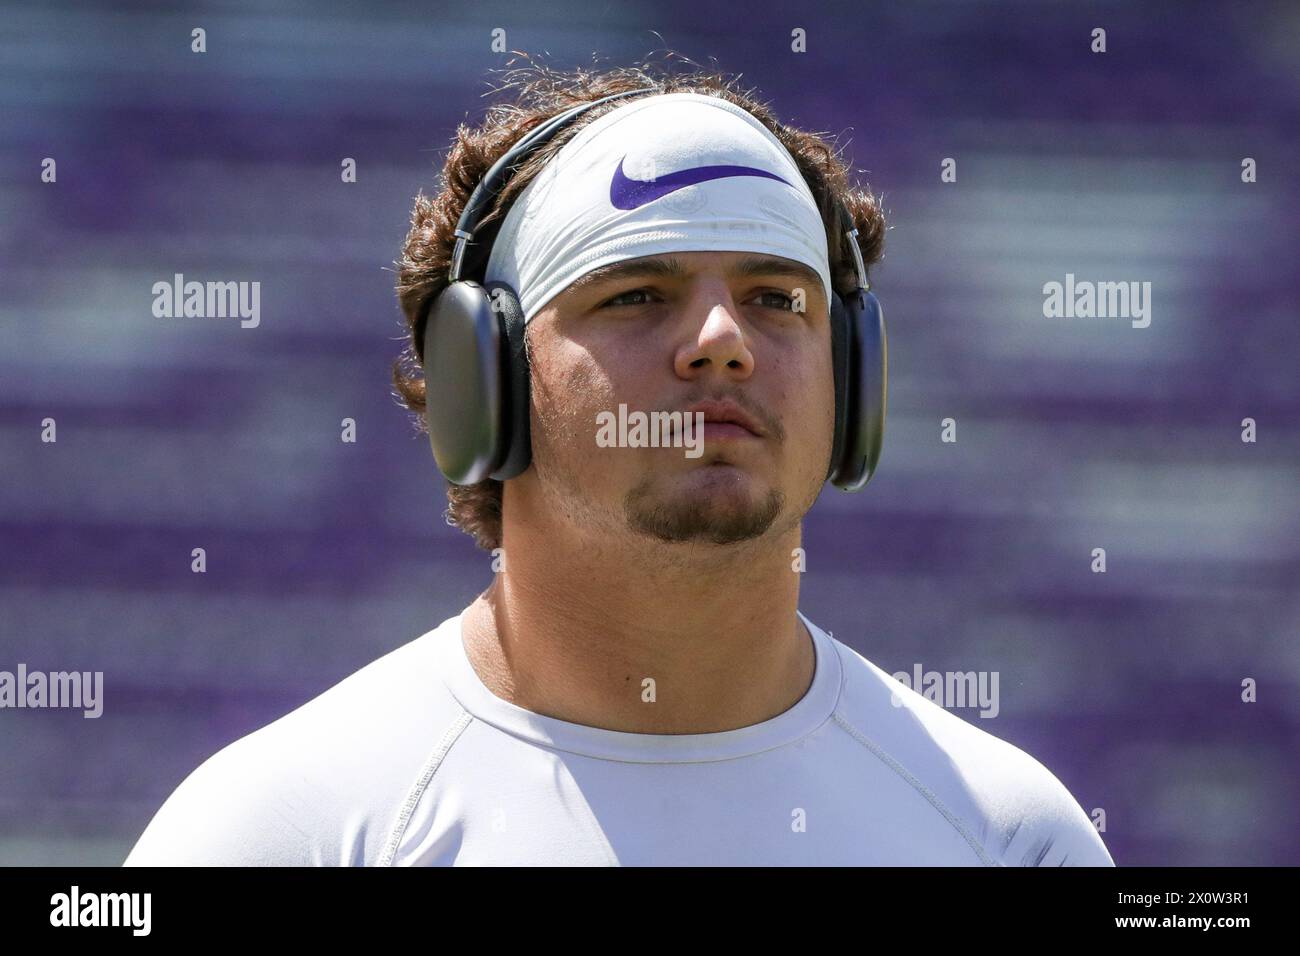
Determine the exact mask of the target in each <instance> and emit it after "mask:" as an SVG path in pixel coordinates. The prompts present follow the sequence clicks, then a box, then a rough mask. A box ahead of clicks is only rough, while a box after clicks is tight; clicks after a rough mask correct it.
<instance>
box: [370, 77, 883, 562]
mask: <svg viewBox="0 0 1300 956" xmlns="http://www.w3.org/2000/svg"><path fill="white" fill-rule="evenodd" d="M520 55H521V56H524V57H525V58H527V56H526V55H525V54H520ZM685 62H687V63H690V61H685ZM738 80H739V77H731V76H728V75H726V74H723V73H719V72H717V71H716V70H705V69H702V68H699V67H698V66H697V65H696V64H693V63H691V64H690V68H688V69H677V68H675V67H674V66H673V64H672V63H671V62H670V63H667V64H665V65H662V66H661V65H658V64H652V63H651V62H650V61H649V60H647V61H646V62H643V63H641V64H638V65H636V66H628V67H617V68H612V69H609V70H603V71H601V70H586V69H583V68H578V69H575V70H572V71H558V70H554V69H551V68H550V67H547V66H544V65H540V64H538V63H535V62H532V61H531V60H530V61H529V65H528V66H526V67H519V68H514V69H507V70H505V71H504V80H503V82H502V83H501V85H500V87H499V89H500V90H508V91H514V95H513V97H511V98H510V99H509V101H507V102H501V103H497V104H495V105H493V106H491V107H490V108H489V109H488V112H487V116H486V118H485V119H484V121H483V124H482V126H480V127H478V128H471V127H470V126H467V125H465V124H463V123H462V124H460V125H459V126H458V127H457V129H456V135H455V140H454V142H453V143H452V145H451V148H450V150H449V152H448V154H447V158H446V161H445V163H444V164H443V169H442V175H441V177H440V181H439V185H438V192H437V194H436V195H435V196H433V197H429V196H426V195H425V194H424V192H423V191H421V192H420V193H419V194H418V195H417V196H416V197H415V206H414V208H413V209H412V210H411V225H410V230H409V232H408V233H407V235H406V240H405V242H404V244H403V246H402V255H401V258H400V259H399V260H398V261H397V262H396V263H395V265H396V267H397V297H398V301H399V302H400V303H401V307H402V312H403V314H404V316H405V325H406V331H407V333H408V338H407V342H406V345H405V346H404V348H403V350H402V353H401V355H400V356H399V357H398V358H397V360H396V361H395V362H394V364H393V385H394V386H395V387H396V391H395V392H394V397H395V398H396V399H397V401H398V403H399V404H400V405H402V406H403V407H404V408H406V409H407V410H408V411H409V412H411V413H412V416H413V418H414V420H415V421H414V424H415V427H416V429H417V430H419V431H424V430H425V423H424V406H425V387H424V376H423V363H424V356H423V354H422V353H423V347H424V316H425V314H426V306H427V305H428V303H429V302H430V301H432V300H433V298H434V297H436V296H437V295H438V293H440V292H441V291H442V290H443V289H444V288H446V286H447V274H448V272H449V270H450V267H451V254H452V247H453V246H454V244H455V237H454V235H453V232H454V231H455V228H456V222H457V220H458V219H459V218H460V214H461V211H462V210H463V209H464V208H465V204H466V202H468V200H469V197H470V194H471V193H472V192H473V191H474V187H475V186H477V185H478V183H479V181H480V180H481V179H482V178H483V176H484V175H485V174H486V173H487V171H488V169H489V168H490V167H491V166H492V164H493V163H494V162H496V160H497V159H499V158H500V157H501V156H502V155H503V154H504V153H505V152H506V151H507V150H508V149H509V148H510V147H511V146H512V145H513V144H514V143H516V142H517V141H519V140H520V139H521V138H522V137H523V136H524V135H525V134H527V133H528V132H529V131H530V130H531V129H533V128H534V127H536V126H537V125H538V124H540V123H542V122H543V121H545V120H547V119H549V118H550V117H552V116H554V115H556V114H558V113H560V112H563V111H564V110H566V109H568V108H570V107H572V106H576V105H578V104H580V103H586V102H590V101H592V100H597V99H600V98H601V97H604V96H609V95H611V94H613V93H619V92H623V91H625V90H637V89H644V88H647V87H654V88H655V89H657V90H659V91H661V92H664V93H678V92H694V93H702V94H705V95H709V96H717V97H719V98H720V99H724V100H727V101H729V102H731V103H734V104H736V105H737V106H740V107H742V108H743V109H745V110H747V111H749V112H750V113H751V114H753V116H754V117H756V118H757V119H758V120H759V122H761V123H762V124H763V125H764V126H766V127H767V128H768V129H770V130H771V131H772V133H773V134H774V135H775V136H776V138H777V139H779V140H780V141H781V143H782V144H783V145H784V146H785V147H786V149H788V150H789V151H790V154H791V155H792V156H793V157H794V160H795V162H796V163H797V164H798V167H799V170H800V172H802V173H803V176H804V178H805V179H806V180H807V182H808V186H809V188H810V189H811V190H812V194H813V197H814V198H815V199H816V200H817V207H818V209H819V210H820V211H821V215H822V221H823V222H824V223H825V225H826V235H827V239H828V249H829V253H830V272H831V282H832V286H833V287H834V289H835V291H836V292H841V293H844V292H849V291H851V290H852V289H853V288H854V283H855V275H854V263H853V256H852V252H851V251H850V249H849V240H848V239H847V238H846V237H845V233H846V231H847V226H846V225H845V224H843V223H842V222H840V221H839V213H838V211H837V204H836V200H837V199H838V201H839V203H840V204H842V205H843V207H844V209H845V210H846V211H847V212H848V214H849V215H850V216H851V217H852V219H853V225H854V226H856V227H857V230H858V235H857V241H858V246H859V248H860V249H861V251H862V261H863V263H864V264H865V265H867V266H870V265H871V264H873V263H875V262H878V261H879V260H880V258H881V255H882V253H883V248H884V241H885V228H886V227H885V216H884V212H883V211H882V209H881V204H880V199H879V198H878V197H876V196H875V195H873V194H872V192H871V191H870V189H869V188H859V187H856V186H851V185H850V183H849V180H848V170H847V168H846V166H845V165H844V163H843V162H842V161H841V160H840V158H839V156H838V152H839V151H838V149H837V148H836V147H834V146H833V144H832V142H831V141H830V140H828V139H826V138H825V136H824V135H822V134H818V133H812V132H806V131H803V130H798V129H794V128H792V127H789V126H786V125H785V124H783V123H781V122H780V121H779V120H778V119H777V118H776V116H775V115H774V114H773V113H772V112H771V110H770V109H769V108H768V106H767V104H766V103H765V102H763V101H761V100H759V99H757V98H756V97H755V95H754V93H753V91H752V90H742V89H739V88H738V87H737V81H738ZM629 99H630V98H628V97H624V98H622V99H619V100H615V101H613V102H611V103H607V104H602V105H601V106H597V107H594V108H592V109H590V110H588V111H587V112H585V113H584V114H582V116H581V117H579V118H578V119H577V120H576V121H575V122H574V123H572V124H571V125H570V126H568V127H567V128H566V129H564V130H562V131H561V132H560V133H558V134H557V135H555V136H554V137H553V138H552V139H551V141H550V142H549V143H547V144H546V146H544V147H542V148H541V149H540V150H538V151H537V152H536V153H534V154H533V155H532V156H531V157H530V158H529V159H528V160H527V162H525V163H524V164H523V165H522V166H521V167H520V168H519V169H518V171H516V172H515V174H514V175H513V176H512V177H511V179H510V181H509V183H508V184H507V185H506V187H505V188H504V189H503V190H502V192H501V194H500V195H499V196H498V197H497V200H496V202H495V203H494V204H493V206H492V209H491V212H490V213H489V215H488V216H487V218H486V219H484V220H483V222H482V224H481V225H480V228H479V231H478V232H477V233H476V234H475V239H476V244H477V243H478V242H483V243H490V242H491V241H492V239H493V238H494V237H495V235H496V232H497V230H498V229H499V228H500V224H501V220H502V219H503V218H504V215H505V213H506V212H507V211H508V209H509V206H510V204H511V203H512V202H513V201H514V199H515V197H517V196H518V195H519V193H520V192H522V191H523V189H524V187H526V186H527V185H528V183H529V182H531V181H532V179H533V177H534V176H536V175H537V174H538V173H539V172H540V171H541V170H542V169H543V168H544V167H545V166H546V164H547V162H549V160H550V158H551V157H552V156H554V155H555V153H556V152H557V151H558V150H560V149H562V148H563V147H564V144H565V143H567V142H568V141H569V140H570V139H571V138H572V137H573V136H574V135H576V134H577V132H578V131H579V130H580V129H581V128H582V127H583V126H585V125H586V124H587V123H589V122H591V121H593V120H595V119H597V118H598V117H600V116H602V115H603V114H605V113H607V112H609V111H610V110H612V109H617V108H618V107H619V106H621V105H623V104H624V103H626V102H628V101H629ZM526 341H527V336H525V342H526ZM501 485H502V483H501V482H500V481H497V480H495V479H491V478H489V479H486V480H484V481H480V482H478V483H476V484H472V485H455V484H451V483H450V482H448V486H447V501H448V504H449V507H448V509H447V511H446V512H445V513H444V515H445V517H446V520H447V523H448V524H450V525H452V526H454V527H458V528H460V529H461V530H462V531H464V532H466V533H467V534H470V535H472V536H473V538H474V540H475V542H476V543H477V544H478V546H479V547H480V548H482V549H483V550H485V551H492V550H494V549H495V548H498V547H500V546H501Z"/></svg>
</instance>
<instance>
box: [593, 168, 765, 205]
mask: <svg viewBox="0 0 1300 956" xmlns="http://www.w3.org/2000/svg"><path fill="white" fill-rule="evenodd" d="M625 159H627V156H626V155H624V156H623V159H620V160H619V161H618V168H617V169H615V170H614V178H613V179H612V180H611V181H610V184H609V201H610V202H611V203H612V204H613V206H614V208H615V209H636V208H637V207H638V206H644V205H645V204H646V203H648V202H654V200H656V199H658V198H659V197H660V196H667V195H668V194H669V193H671V192H676V191H677V190H679V189H685V188H686V187H687V186H694V185H695V184H696V183H706V182H708V181H709V180H710V179H727V178H729V177H731V176H761V177H763V178H764V179H775V180H776V181H777V182H779V183H785V184H786V185H787V186H789V185H790V184H789V183H787V182H786V181H785V180H784V179H782V178H781V177H780V176H777V175H776V174H775V173H769V172H767V170H764V169H755V168H754V167H752V166H696V167H695V168H694V169H683V170H680V171H678V172H675V173H669V174H668V175H666V176H660V177H659V178H658V179H655V180H652V181H650V182H646V181H645V180H641V179H628V178H627V175H626V174H625V173H624V172H623V160H625Z"/></svg>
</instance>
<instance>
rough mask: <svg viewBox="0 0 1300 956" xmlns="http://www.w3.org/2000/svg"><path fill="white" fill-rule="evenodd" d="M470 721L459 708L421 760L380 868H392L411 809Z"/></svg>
mask: <svg viewBox="0 0 1300 956" xmlns="http://www.w3.org/2000/svg"><path fill="white" fill-rule="evenodd" d="M473 720H474V717H473V715H472V714H470V712H469V711H468V710H466V709H465V708H464V706H463V705H461V707H460V713H459V714H458V715H457V716H456V719H455V720H453V721H452V722H451V726H450V727H448V728H447V730H446V731H445V732H444V733H443V735H442V738H441V739H440V740H439V741H438V744H437V746H435V747H434V748H433V752H432V753H431V754H430V755H429V757H428V759H427V760H425V762H424V766H423V767H421V769H420V775H419V777H417V778H416V781H415V783H414V784H413V785H412V787H411V789H410V790H409V791H408V793H407V795H406V800H405V801H404V802H403V803H402V807H401V809H400V810H399V811H398V814H397V821H396V822H395V823H394V824H393V828H392V830H391V831H390V833H389V836H388V840H387V841H386V843H385V845H384V852H383V855H382V856H381V857H380V858H379V865H380V866H392V865H393V860H394V858H395V857H396V856H397V849H398V847H399V846H401V843H402V838H403V837H405V836H406V827H407V825H408V824H409V823H410V822H411V814H413V813H414V812H415V807H416V805H417V804H419V802H420V798H421V797H423V796H424V793H425V791H426V790H427V789H428V787H429V784H430V782H432V780H433V775H434V774H435V773H437V772H438V768H439V767H440V766H442V761H443V760H444V759H446V756H447V754H448V752H449V751H450V750H451V748H452V746H453V745H454V744H455V743H456V741H457V740H459V739H460V735H461V734H462V733H464V732H465V728H466V727H468V726H469V725H470V723H472V722H473Z"/></svg>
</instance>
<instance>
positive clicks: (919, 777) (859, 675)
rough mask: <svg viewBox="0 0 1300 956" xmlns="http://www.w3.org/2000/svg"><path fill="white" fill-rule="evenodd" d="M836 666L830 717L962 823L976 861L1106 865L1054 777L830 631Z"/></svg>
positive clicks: (1086, 822) (1100, 846)
mask: <svg viewBox="0 0 1300 956" xmlns="http://www.w3.org/2000/svg"><path fill="white" fill-rule="evenodd" d="M832 640H833V641H834V642H835V645H836V647H837V649H838V650H839V656H840V659H841V664H842V667H843V687H842V690H841V694H840V701H839V705H838V707H837V709H836V719H837V720H838V721H840V722H841V723H842V724H844V725H845V729H846V730H849V732H850V733H852V734H853V735H854V736H855V737H856V738H858V739H859V742H860V743H862V744H863V745H864V746H866V747H867V748H868V749H870V750H872V751H874V752H875V756H876V758H878V759H881V760H883V761H884V762H885V763H886V764H888V765H889V766H890V767H891V768H892V769H893V770H894V771H895V772H897V773H899V774H900V776H902V777H903V778H904V779H906V780H907V781H908V782H909V783H910V784H911V785H912V786H913V787H914V788H916V789H917V790H918V792H919V793H921V795H922V796H924V797H925V798H926V799H928V800H930V802H931V803H933V804H934V805H935V809H936V811H938V812H940V813H944V814H945V815H947V816H949V817H950V822H951V823H952V825H953V826H955V827H957V828H958V829H959V830H962V831H963V835H965V836H966V838H967V840H968V841H969V842H970V843H971V844H972V848H973V849H974V850H975V852H976V853H977V854H978V855H979V856H980V858H981V859H983V860H984V862H986V863H989V864H992V865H1005V866H1114V861H1113V860H1112V859H1111V856H1110V854H1109V853H1108V852H1107V850H1106V846H1105V844H1104V843H1103V842H1102V839H1101V836H1100V835H1099V834H1098V833H1097V829H1096V827H1095V826H1093V823H1092V820H1091V819H1090V818H1089V817H1088V814H1087V813H1086V812H1085V811H1084V809H1083V808H1082V807H1081V806H1080V805H1079V802H1078V801H1077V800H1076V799H1075V797H1074V796H1073V794H1071V793H1070V791H1069V790H1068V789H1067V788H1066V787H1065V785H1064V784H1063V783H1061V781H1060V779H1058V778H1057V776H1056V775H1055V774H1054V773H1052V771H1051V770H1049V769H1048V768H1047V767H1046V766H1044V765H1043V764H1042V763H1041V762H1040V761H1038V760H1037V759H1036V758H1034V757H1033V756H1032V755H1030V754H1029V753H1027V752H1026V751H1024V750H1022V749H1020V748H1019V747H1017V746H1015V745H1014V744H1012V743H1010V742H1009V741H1006V740H1003V739H1002V738H1001V737H997V736H995V735H994V734H992V733H990V732H988V731H986V730H984V729H983V728H981V727H978V726H976V725H974V724H972V723H970V722H969V721H966V720H964V719H962V718H961V717H959V716H957V715H956V714H954V713H951V712H950V711H948V710H946V709H945V708H944V707H942V706H940V705H939V704H938V703H936V702H934V701H932V700H930V699H928V698H927V697H926V696H924V695H923V694H921V693H918V692H917V691H916V690H913V689H912V688H911V687H909V686H907V685H906V684H904V683H903V682H902V681H900V680H898V679H897V678H895V677H893V676H892V675H890V674H888V673H886V672H885V671H884V670H882V669H881V668H880V667H878V666H876V665H875V664H874V663H872V662H871V661H869V660H868V659H867V658H865V657H864V656H862V655H861V654H860V653H858V652H857V651H856V650H854V649H853V648H852V647H850V646H848V645H847V644H845V643H844V642H843V641H840V640H838V639H836V638H834V637H832Z"/></svg>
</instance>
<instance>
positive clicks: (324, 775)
mask: <svg viewBox="0 0 1300 956" xmlns="http://www.w3.org/2000/svg"><path fill="white" fill-rule="evenodd" d="M800 617H801V618H802V619H803V621H804V623H805V624H807V625H808V630H809V632H810V633H811V634H812V637H813V642H814V645H815V648H816V655H817V660H816V671H815V674H814V677H813V681H812V684H811V686H810V687H809V689H808V691H807V692H806V693H805V695H804V696H803V697H802V698H801V699H800V700H799V702H798V703H796V704H795V705H794V706H793V707H791V708H790V709H789V710H787V711H785V712H784V713H782V714H780V715H779V716H777V717H773V718H772V719H770V720H766V721H763V722H761V723H758V724H754V725H751V726H749V727H743V728H740V729H738V730H730V731H725V732H722V733H712V734H686V735H671V734H668V735H661V734H633V733H623V732H619V731H611V730H602V729H599V728H595V727H588V726H584V725H581V724H573V723H568V722H566V721H562V720H557V719H555V718H552V717H545V716H542V715H539V714H535V713H533V712H531V711H528V710H524V709H523V708H520V707H517V706H515V705H513V704H511V703H509V702H508V701H505V700H503V699H501V698H499V697H497V696H495V695H494V694H493V693H492V692H491V691H490V690H489V689H488V688H487V687H486V686H485V685H484V684H483V682H482V681H481V680H480V679H479V677H478V675H477V674H476V672H475V671H474V668H473V666H472V665H471V664H470V662H469V659H468V657H467V656H466V653H465V648H464V644H463V642H462V638H461V615H457V616H455V617H452V618H449V619H448V620H446V621H444V622H443V623H442V624H441V625H439V626H438V627H437V628H435V629H434V630H432V631H430V632H428V633H427V634H424V635H423V636H421V637H419V638H417V639H416V640H414V641H411V642H410V643H408V644H406V645H404V646H402V647H399V648H398V649H397V650H395V651H392V652H391V653H389V654H387V655H385V656H384V657H381V658H380V659H378V660H376V661H374V662H373V663H371V664H369V665H368V666H366V667H364V668H362V669H361V670H359V671H357V672H356V673H355V674H352V675H351V676H350V677H348V678H346V679H345V680H343V681H341V682H339V683H338V684H336V685H335V686H334V687H332V688H330V689H329V690H327V691H326V692H324V693H323V694H321V695H320V696H318V697H316V698H315V699H313V700H311V701H309V702H307V703H306V704H304V705H303V706H301V707H299V708H298V709H297V710H295V711H293V712H292V713H289V714H287V715H286V716H284V717H282V718H280V719H279V720H276V721H274V722H273V723H271V724H269V725H267V726H265V727H263V728H262V729H260V730H258V731H256V732H254V733H251V734H249V735H248V736H246V737H243V738H240V739H239V740H236V741H235V742H234V743H232V744H230V745H228V746H227V747H225V748H224V749H222V750H220V751H218V752H217V753H216V754H214V755H213V756H212V757H210V758H208V760H206V761H205V762H204V763H203V764H202V765H200V766H199V767H198V768H197V769H196V770H194V771H193V773H191V774H190V775H189V776H188V777H187V778H186V779H185V780H184V781H183V782H182V783H181V784H180V786H179V787H177V789H176V791H175V792H174V793H173V794H172V795H171V796H170V797H169V798H168V799H167V801H166V802H165V803H164V804H163V806H162V808H161V809H160V810H159V811H158V813H157V814H156V815H155V817H154V819H153V821H152V822H151V823H150V824H149V826H148V828H147V829H146V830H145V832H144V834H143V835H142V836H141V837H140V840H139V842H138V843H137V844H136V846H135V848H134V849H133V850H132V851H131V854H130V855H129V856H128V857H127V860H126V863H125V865H127V866H133V865H164V866H166V865H191V864H194V865H198V864H211V865H281V866H283V865H288V866H300V865H301V866H307V865H325V866H331V865H342V866H438V865H449V864H457V865H515V864H519V865H534V864H536V865H618V864H623V865H651V866H655V865H740V866H749V865H754V866H770V865H778V866H779V865H813V866H818V865H835V866H840V865H897V866H913V865H914V866H944V865H956V866H1060V865H1065V866H1113V865H1114V863H1113V861H1112V860H1111V857H1110V854H1109V853H1108V852H1107V851H1106V847H1105V845H1104V844H1103V843H1102V840H1101V837H1100V836H1099V835H1098V833H1097V830H1096V828H1095V827H1094V826H1093V825H1092V822H1091V821H1090V820H1089V818H1088V816H1087V814H1086V813H1085V812H1084V811H1083V809H1082V808H1081V807H1080V806H1079V804H1078V803H1077V802H1076V801H1075V799H1074V798H1073V797H1072V796H1071V794H1070V793H1069V791H1068V790H1066V788H1065V787H1064V786H1063V785H1062V784H1061V782H1060V781H1059V780H1057V778H1056V777H1055V776H1054V775H1053V774H1052V773H1051V771H1049V770H1048V769H1047V768H1045V767H1044V766H1043V765H1042V764H1040V763H1039V762H1038V761H1037V760H1035V759H1034V758H1033V757H1031V756H1029V754H1027V753H1025V752H1024V751H1022V750H1020V749H1019V748H1017V747H1015V746H1012V745H1011V744H1009V743H1007V742H1006V741H1003V740H1000V739H999V738H997V737H994V736H993V735H991V734H989V733H987V732H985V731H983V730H980V729H978V728H977V727H975V726H973V725H972V724H970V723H967V722H966V721H965V720H963V719H961V718H960V717H957V716H956V715H954V714H951V713H949V712H948V711H946V710H945V709H943V708H942V707H940V706H939V705H938V704H936V703H934V702H932V701H930V700H927V699H926V698H925V697H924V696H922V695H921V694H919V693H917V692H916V691H914V690H912V689H910V688H908V687H907V686H905V685H904V684H902V683H900V682H899V681H898V680H896V679H895V678H893V677H891V676H890V675H888V674H886V673H885V672H884V671H882V670H880V669H879V668H878V667H876V665H874V664H872V663H871V662H870V661H868V660H867V659H866V658H864V657H862V656H861V655H859V654H858V653H857V652H856V651H854V650H853V649H852V648H850V647H848V646H847V645H845V644H843V643H842V642H840V641H838V640H836V639H835V638H834V637H832V636H831V635H829V634H827V633H825V632H824V631H822V630H821V629H820V628H818V627H817V626H816V625H814V624H813V623H812V622H811V621H809V620H808V618H807V617H804V616H803V614H802V612H800ZM891 697H893V698H895V699H897V700H898V701H899V704H900V706H895V705H894V704H893V703H891Z"/></svg>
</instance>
